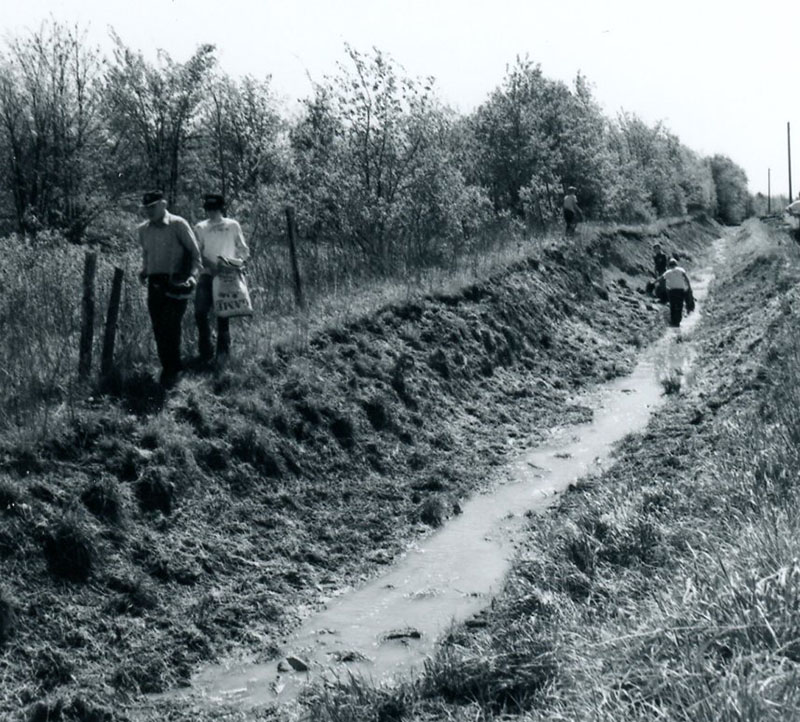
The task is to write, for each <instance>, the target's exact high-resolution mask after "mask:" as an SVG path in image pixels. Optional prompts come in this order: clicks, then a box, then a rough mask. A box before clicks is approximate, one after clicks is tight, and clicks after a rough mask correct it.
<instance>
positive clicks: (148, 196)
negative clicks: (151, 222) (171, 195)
mask: <svg viewBox="0 0 800 722" xmlns="http://www.w3.org/2000/svg"><path fill="white" fill-rule="evenodd" d="M163 200H164V192H163V191H147V193H145V194H144V195H143V196H142V205H143V206H152V205H153V204H154V203H158V202H159V201H163Z"/></svg>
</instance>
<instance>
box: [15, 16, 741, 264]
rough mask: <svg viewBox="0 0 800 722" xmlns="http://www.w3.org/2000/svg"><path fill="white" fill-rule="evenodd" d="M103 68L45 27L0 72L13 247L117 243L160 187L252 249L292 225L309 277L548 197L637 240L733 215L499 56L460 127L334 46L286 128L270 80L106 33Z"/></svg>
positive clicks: (625, 126) (446, 235) (729, 195)
mask: <svg viewBox="0 0 800 722" xmlns="http://www.w3.org/2000/svg"><path fill="white" fill-rule="evenodd" d="M112 41H113V49H112V51H111V53H110V54H108V55H103V54H102V53H101V52H100V50H99V49H97V48H94V47H92V46H91V45H90V44H89V43H88V42H87V41H86V34H85V31H83V30H81V28H80V27H78V26H70V25H66V24H61V23H59V22H56V21H52V20H51V21H48V22H45V23H43V24H42V25H41V27H40V28H39V29H38V30H35V31H31V32H28V33H27V34H25V35H23V36H17V37H13V38H11V39H9V40H7V41H6V43H5V47H4V48H3V50H2V54H1V55H0V179H2V195H0V213H2V214H3V215H4V217H5V220H6V224H7V230H8V231H16V232H19V233H24V234H26V235H28V236H30V237H35V235H36V234H37V233H38V232H39V231H41V230H43V229H48V230H56V231H59V232H60V233H62V234H63V235H64V237H65V238H66V239H67V240H68V241H71V242H73V243H82V242H87V241H88V242H91V241H93V240H98V239H102V238H108V237H113V236H114V235H115V234H116V233H121V232H122V230H121V229H122V228H123V226H125V227H129V225H130V214H131V213H135V211H136V206H137V205H138V201H139V197H140V193H141V191H142V190H145V189H149V188H160V189H163V190H164V191H165V193H166V194H167V196H168V199H169V202H170V205H171V207H172V208H173V209H176V210H177V211H178V212H183V213H184V214H185V215H187V217H190V218H191V217H192V216H193V215H194V214H195V213H196V211H195V210H194V209H195V208H196V205H197V201H196V199H197V198H198V197H199V196H200V194H201V193H203V192H208V191H218V192H222V193H224V194H225V195H226V196H227V197H228V198H229V199H230V201H231V205H232V206H233V208H234V209H235V210H236V213H237V216H238V217H239V218H240V220H242V222H243V223H244V224H246V226H247V228H248V231H249V235H250V237H251V238H253V239H254V242H255V243H256V245H257V244H259V243H260V244H263V245H265V247H266V246H268V245H269V243H271V242H277V241H278V239H279V236H280V235H281V234H282V232H283V223H282V221H281V218H282V211H283V209H284V208H285V207H286V206H287V205H292V206H294V207H295V209H296V216H297V222H298V223H297V225H298V229H299V233H300V238H301V239H302V242H303V248H304V253H306V254H307V255H308V256H309V258H310V259H312V260H313V261H314V263H316V264H317V265H319V266H327V267H330V266H337V267H340V268H347V269H355V268H358V269H364V270H365V272H366V271H368V272H370V273H376V274H389V273H395V272H397V271H403V270H404V269H408V268H410V267H419V266H422V265H427V264H430V263H440V262H447V260H448V259H449V258H451V257H456V256H459V255H461V254H464V253H470V252H472V251H473V250H475V249H476V248H477V247H479V246H480V244H481V243H483V239H484V238H485V236H486V233H487V231H488V229H491V228H493V227H496V224H497V223H498V221H503V220H505V221H507V222H511V223H524V224H526V225H527V226H529V227H538V228H547V227H549V226H551V225H553V224H555V223H557V222H560V216H561V198H562V196H563V193H564V190H565V188H566V187H567V186H570V185H574V186H576V187H577V188H578V189H579V196H580V202H581V206H582V208H583V209H584V211H585V213H586V215H587V216H588V217H590V218H593V219H597V220H615V221H622V222H646V221H649V220H652V219H655V218H657V217H661V216H670V215H682V214H685V213H687V212H699V211H704V212H706V213H708V214H709V215H711V216H713V217H716V218H718V219H719V220H721V221H722V222H724V223H738V222H740V221H741V220H742V219H743V217H745V216H746V215H747V214H748V213H749V212H750V207H751V202H752V201H751V199H750V197H749V195H748V192H747V179H746V176H745V174H744V172H743V171H742V169H741V168H739V167H738V166H737V165H736V164H735V163H733V161H731V160H730V159H729V158H727V157H725V156H721V155H716V156H713V157H702V156H700V155H698V154H697V153H695V152H694V151H692V150H691V149H689V148H688V147H686V146H684V145H683V144H682V143H681V142H680V140H679V138H678V137H677V136H675V135H674V134H672V133H671V132H670V131H669V130H668V129H667V128H665V127H664V126H663V125H662V124H661V123H657V124H655V125H648V124H647V123H646V122H644V121H643V120H642V119H640V118H639V117H637V116H636V115H635V114H633V113H628V112H623V113H620V114H619V115H618V116H617V117H615V118H608V117H606V116H605V115H604V114H603V113H602V111H601V109H600V107H599V105H598V103H597V102H596V100H595V99H594V98H593V96H592V92H591V88H590V84H589V82H588V81H587V79H586V78H585V77H584V76H583V75H578V76H577V77H576V79H575V81H574V83H573V84H572V85H571V86H569V85H567V84H565V83H563V82H560V81H556V80H552V79H549V78H547V77H545V75H544V74H543V73H542V70H541V68H540V67H539V65H537V64H535V63H534V62H532V61H531V60H529V59H527V58H517V59H516V60H515V61H514V62H513V63H512V64H510V65H509V67H508V68H507V71H506V74H505V77H503V78H502V79H501V81H500V83H499V84H498V86H497V87H496V88H495V89H494V90H493V91H492V92H491V93H490V94H489V95H488V97H487V98H486V100H485V101H484V102H483V103H482V104H481V105H480V106H479V107H478V108H477V109H476V110H474V112H471V113H468V114H459V113H457V112H455V111H454V110H453V109H451V108H449V107H448V106H447V105H446V104H444V103H443V102H442V100H441V99H440V98H439V96H438V94H437V90H436V86H435V82H434V79H433V78H410V77H408V76H407V75H406V74H405V73H404V71H403V69H402V67H401V66H399V65H398V64H397V63H396V62H395V61H394V60H393V59H392V58H391V57H389V56H388V55H386V54H385V53H383V52H381V51H380V50H377V49H373V50H372V51H370V52H367V53H364V52H360V51H358V50H356V49H354V48H352V47H349V46H345V49H344V57H343V59H342V61H341V62H340V63H338V64H337V67H336V69H335V71H334V72H333V73H332V74H331V75H329V76H326V77H325V78H324V79H323V80H322V81H320V82H317V83H314V85H313V90H312V92H311V94H310V96H309V97H306V98H304V99H302V100H301V101H300V102H299V112H287V111H286V109H285V108H284V107H283V106H282V103H281V102H280V101H279V99H278V97H277V94H276V93H275V92H274V91H273V89H272V87H271V83H270V78H269V76H267V77H265V78H263V79H257V78H254V77H250V76H246V77H243V78H234V77H231V76H229V75H228V74H226V73H225V72H224V71H222V69H221V68H220V67H219V65H218V62H217V57H216V51H215V48H214V46H213V45H207V44H206V45H200V46H199V47H198V48H197V50H196V51H195V52H194V54H193V55H192V56H191V57H190V58H189V59H188V60H186V61H185V62H178V61H176V60H174V59H173V58H172V57H170V55H169V54H167V53H166V52H161V53H159V55H158V57H157V58H156V59H155V60H154V61H150V60H148V59H146V58H145V57H144V56H143V54H142V53H141V52H138V51H136V50H135V49H132V48H130V47H128V46H127V45H126V44H125V43H124V42H123V40H122V39H121V38H120V37H119V36H118V35H116V34H114V33H113V32H112Z"/></svg>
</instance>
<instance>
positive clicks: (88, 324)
mask: <svg viewBox="0 0 800 722" xmlns="http://www.w3.org/2000/svg"><path fill="white" fill-rule="evenodd" d="M96 272H97V253H94V252H89V253H87V254H86V257H85V259H84V262H83V303H82V304H81V342H80V348H79V354H78V376H79V377H80V378H82V379H85V378H86V377H87V376H88V375H89V372H90V371H91V370H92V343H93V341H94V277H95V273H96Z"/></svg>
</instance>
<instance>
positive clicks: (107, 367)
mask: <svg viewBox="0 0 800 722" xmlns="http://www.w3.org/2000/svg"><path fill="white" fill-rule="evenodd" d="M123 275H124V271H123V270H122V269H121V268H114V279H113V280H112V281H111V296H110V297H109V299H108V312H107V313H106V328H105V332H104V334H103V353H102V356H101V358H100V373H101V374H102V376H103V377H106V376H108V375H109V374H110V373H111V370H112V369H113V368H114V342H115V340H116V337H117V319H118V318H119V302H120V298H121V297H122V276H123Z"/></svg>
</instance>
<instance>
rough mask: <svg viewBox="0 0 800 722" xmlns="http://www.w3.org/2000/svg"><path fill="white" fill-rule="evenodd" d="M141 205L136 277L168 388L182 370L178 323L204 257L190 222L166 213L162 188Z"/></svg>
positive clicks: (145, 195)
mask: <svg viewBox="0 0 800 722" xmlns="http://www.w3.org/2000/svg"><path fill="white" fill-rule="evenodd" d="M142 209H143V211H144V214H145V216H146V217H147V220H146V221H145V222H144V223H142V224H141V225H140V226H139V227H138V228H137V232H138V235H139V243H140V245H141V247H142V269H141V271H140V272H139V279H140V280H141V281H142V283H145V284H147V310H148V312H149V313H150V321H151V323H152V325H153V335H154V336H155V339H156V348H157V349H158V358H159V360H160V361H161V368H162V371H161V384H162V386H165V387H167V388H169V387H171V386H173V385H174V384H175V382H176V381H177V380H178V376H179V374H180V372H181V371H182V370H183V364H182V363H181V323H182V321H183V314H184V313H185V312H186V305H187V303H188V301H189V298H190V297H191V295H192V291H193V290H194V287H195V285H196V283H197V276H198V274H199V273H200V269H201V267H202V261H201V259H200V249H199V248H198V246H197V240H196V239H195V237H194V233H192V228H191V226H190V225H189V223H188V222H187V221H186V220H185V219H183V218H181V217H180V216H176V215H173V214H172V213H169V212H168V211H167V201H166V200H165V199H164V194H163V193H162V192H161V191H149V192H147V193H145V194H144V196H143V197H142Z"/></svg>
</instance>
